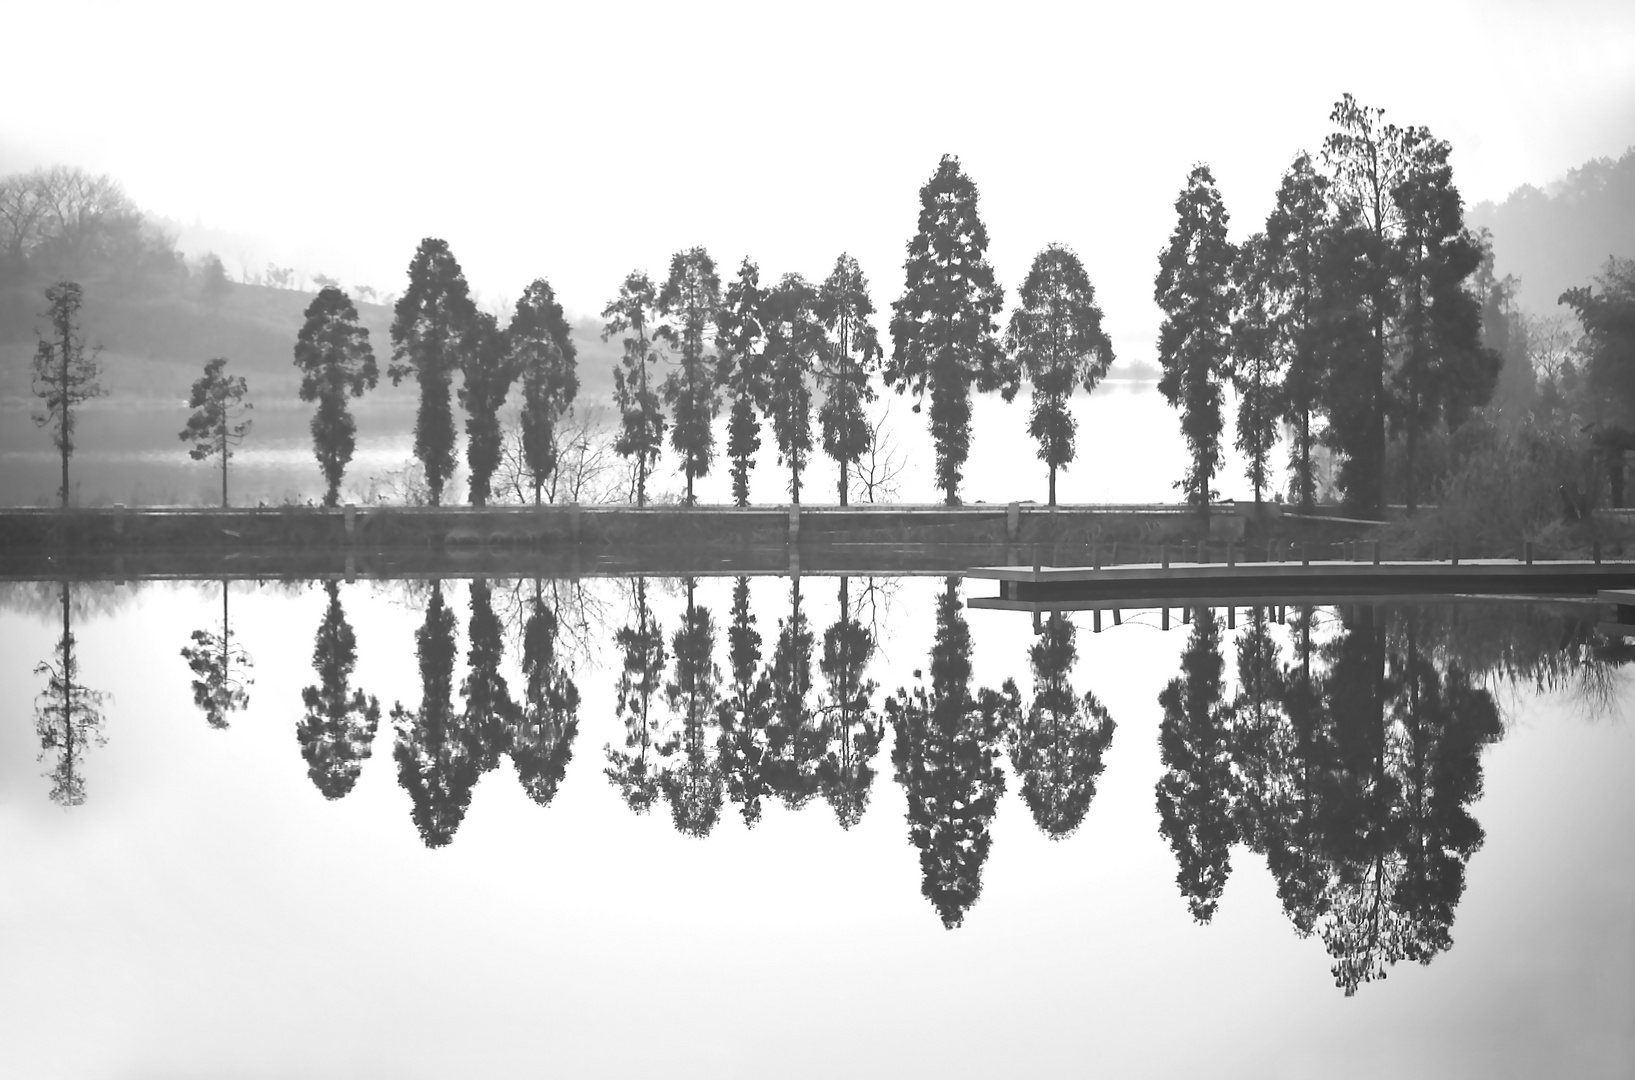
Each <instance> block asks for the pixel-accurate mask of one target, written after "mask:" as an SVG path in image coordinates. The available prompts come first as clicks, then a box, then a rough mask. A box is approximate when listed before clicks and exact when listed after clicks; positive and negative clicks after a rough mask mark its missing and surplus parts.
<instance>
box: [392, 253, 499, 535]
mask: <svg viewBox="0 0 1635 1080" xmlns="http://www.w3.org/2000/svg"><path fill="white" fill-rule="evenodd" d="M476 324H477V307H476V305H475V304H473V303H472V301H471V290H470V288H469V287H468V286H467V285H466V279H465V274H464V273H463V272H462V271H461V270H460V264H459V263H458V262H456V261H455V258H454V255H453V254H452V253H451V252H450V251H449V246H448V242H447V241H444V240H439V239H436V238H435V237H429V236H428V237H427V238H426V239H424V240H422V241H420V246H419V247H418V248H417V249H415V253H414V258H413V259H412V260H410V262H409V285H408V288H406V289H405V290H404V291H403V295H402V296H401V297H399V298H398V301H397V304H396V305H395V306H394V308H393V315H392V362H391V364H390V365H388V366H387V368H386V374H387V375H388V376H389V377H390V378H391V380H392V385H393V386H397V385H398V384H400V383H401V382H402V381H403V379H404V377H405V376H407V375H413V376H414V378H415V382H416V383H418V384H419V386H420V407H419V409H418V410H417V411H416V412H415V418H414V456H415V457H416V458H417V459H418V460H419V462H420V464H421V466H422V467H424V469H425V470H426V486H427V488H428V489H429V495H430V501H431V504H432V505H433V506H438V505H440V504H441V503H442V501H443V486H444V485H445V484H447V483H448V480H449V477H451V476H453V475H454V411H453V408H452V406H451V404H450V401H449V387H450V386H451V385H452V383H453V379H454V373H455V372H456V371H458V370H460V369H461V368H462V367H464V366H465V361H466V356H467V354H468V351H469V350H470V349H471V348H472V347H473V346H474V345H475V342H474V340H473V338H474V335H475V332H476Z"/></svg>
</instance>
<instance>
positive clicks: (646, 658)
mask: <svg viewBox="0 0 1635 1080" xmlns="http://www.w3.org/2000/svg"><path fill="white" fill-rule="evenodd" d="M631 600H632V605H631V606H632V611H631V614H632V615H633V616H634V622H631V623H627V624H626V625H624V626H622V627H620V628H619V631H618V632H617V633H616V634H614V636H613V640H614V642H615V643H616V644H617V645H618V646H619V651H620V653H621V654H623V664H622V665H621V667H620V669H619V685H618V692H617V697H616V699H615V701H616V703H617V704H616V710H617V712H618V716H619V719H620V720H621V721H622V722H623V723H624V730H625V738H624V748H623V749H621V750H615V749H613V747H612V746H611V745H610V746H607V747H605V748H604V750H603V752H604V753H605V754H606V756H607V763H608V764H607V768H606V769H604V770H603V774H604V775H605V776H606V777H607V778H608V781H609V782H610V783H612V784H613V786H614V787H616V788H618V789H619V794H620V795H621V796H623V798H624V801H625V805H627V806H629V807H630V809H631V810H633V811H635V812H636V813H638V814H645V813H647V811H648V810H650V809H652V807H653V800H654V799H656V798H657V797H658V794H659V783H658V775H657V770H656V769H655V768H654V767H653V763H652V762H650V761H649V760H648V753H649V752H650V751H651V750H652V749H653V732H654V731H656V730H658V720H657V719H656V718H655V717H654V716H653V695H654V694H655V693H657V692H658V690H659V680H660V679H662V678H663V677H664V666H665V656H664V631H663V630H662V629H661V628H660V627H659V625H658V621H657V620H656V619H654V618H653V612H652V610H651V609H650V608H649V607H648V606H647V579H646V578H637V579H636V582H635V589H634V592H633V595H632V597H631Z"/></svg>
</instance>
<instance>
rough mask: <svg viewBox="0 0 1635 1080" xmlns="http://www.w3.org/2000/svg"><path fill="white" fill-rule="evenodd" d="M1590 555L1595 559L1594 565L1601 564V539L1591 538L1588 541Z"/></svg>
mask: <svg viewBox="0 0 1635 1080" xmlns="http://www.w3.org/2000/svg"><path fill="white" fill-rule="evenodd" d="M1590 557H1591V558H1593V559H1594V560H1595V565H1596V566H1600V565H1601V541H1599V540H1591V541H1590Z"/></svg>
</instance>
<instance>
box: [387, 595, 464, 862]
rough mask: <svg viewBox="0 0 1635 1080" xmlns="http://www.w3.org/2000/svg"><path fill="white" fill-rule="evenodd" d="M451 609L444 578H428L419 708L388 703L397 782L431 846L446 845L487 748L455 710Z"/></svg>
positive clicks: (419, 636)
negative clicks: (435, 579) (428, 593)
mask: <svg viewBox="0 0 1635 1080" xmlns="http://www.w3.org/2000/svg"><path fill="white" fill-rule="evenodd" d="M454 629H455V622H454V612H453V611H451V610H449V607H448V605H447V603H445V602H444V600H443V583H442V582H441V581H433V582H432V583H431V599H430V601H429V602H428V603H427V605H426V619H425V622H424V623H423V624H422V625H421V627H420V629H419V630H416V631H415V635H414V651H415V656H416V657H417V659H418V660H419V662H420V707H419V708H418V709H415V710H413V711H410V710H409V709H405V708H404V707H403V705H402V703H401V702H399V703H397V704H394V705H393V706H392V726H393V728H394V729H395V731H396V742H395V745H394V746H393V747H392V758H393V759H394V760H395V761H396V762H397V781H398V783H399V784H401V785H402V786H403V790H405V791H407V792H408V793H409V801H410V803H411V806H412V809H411V816H412V817H413V818H414V824H415V828H416V829H418V830H419V832H420V839H421V840H422V841H423V842H424V843H425V845H426V846H427V847H429V848H439V847H445V846H447V845H448V844H449V843H450V842H451V841H452V840H453V839H454V834H455V832H456V831H458V830H459V828H460V823H461V822H462V821H464V820H465V815H466V808H467V807H469V806H470V805H471V789H472V788H473V787H474V786H475V785H476V783H477V780H478V778H480V777H481V776H482V774H483V771H484V758H485V757H486V756H487V755H486V754H485V748H484V747H483V745H482V743H481V741H480V740H479V739H477V738H476V737H475V733H473V732H472V731H471V730H469V729H468V728H467V727H466V725H465V724H464V723H463V722H462V721H463V717H461V716H460V715H459V714H457V713H455V711H454V654H455V645H454Z"/></svg>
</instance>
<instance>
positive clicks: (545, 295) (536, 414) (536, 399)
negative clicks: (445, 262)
mask: <svg viewBox="0 0 1635 1080" xmlns="http://www.w3.org/2000/svg"><path fill="white" fill-rule="evenodd" d="M506 337H507V339H508V340H509V341H510V344H511V364H512V367H513V368H514V369H515V370H516V371H517V372H518V374H519V375H520V377H521V379H522V463H523V466H524V468H526V469H527V472H528V483H529V485H530V486H531V487H532V488H533V489H534V504H535V505H536V506H537V505H538V504H539V493H540V489H541V488H543V487H544V486H545V481H546V480H548V479H550V477H551V476H552V475H553V474H555V472H556V424H557V421H558V420H560V419H561V418H562V416H563V414H564V413H566V412H567V411H568V409H569V408H571V407H572V405H573V399H574V397H575V396H576V395H577V394H578V393H579V374H578V354H577V352H576V350H575V349H574V345H573V335H572V333H571V332H570V331H569V329H568V320H567V319H565V318H563V316H562V305H561V304H559V303H557V301H556V294H555V293H554V292H552V291H551V286H550V283H549V282H547V281H546V280H545V279H544V278H535V279H534V280H533V281H532V282H531V283H530V284H529V285H528V287H527V288H526V289H524V290H523V293H522V296H521V297H520V298H519V299H518V300H517V308H516V312H515V313H514V314H513V315H512V316H511V325H510V326H509V327H507V328H506Z"/></svg>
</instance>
